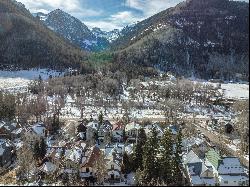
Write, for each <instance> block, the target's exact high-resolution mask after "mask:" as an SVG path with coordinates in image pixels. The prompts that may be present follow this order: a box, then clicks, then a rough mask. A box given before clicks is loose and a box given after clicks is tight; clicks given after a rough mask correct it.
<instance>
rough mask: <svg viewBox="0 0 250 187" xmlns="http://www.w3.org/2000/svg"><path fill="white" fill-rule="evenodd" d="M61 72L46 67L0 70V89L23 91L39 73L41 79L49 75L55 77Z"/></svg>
mask: <svg viewBox="0 0 250 187" xmlns="http://www.w3.org/2000/svg"><path fill="white" fill-rule="evenodd" d="M61 74H62V73H61V72H57V71H52V70H47V69H31V70H20V71H2V70H1V71H0V90H1V89H3V90H8V91H13V92H14V91H25V89H26V88H27V86H28V84H29V83H30V82H31V81H32V80H35V79H38V77H39V75H40V76H41V77H42V79H43V80H46V79H48V78H49V76H52V77H56V76H59V75H61Z"/></svg>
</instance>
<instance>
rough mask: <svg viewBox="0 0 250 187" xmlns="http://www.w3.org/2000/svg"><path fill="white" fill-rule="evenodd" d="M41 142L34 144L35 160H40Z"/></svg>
mask: <svg viewBox="0 0 250 187" xmlns="http://www.w3.org/2000/svg"><path fill="white" fill-rule="evenodd" d="M39 144H40V143H39V141H38V140H37V141H36V142H35V144H34V148H33V156H34V158H35V160H39V158H40V148H39Z"/></svg>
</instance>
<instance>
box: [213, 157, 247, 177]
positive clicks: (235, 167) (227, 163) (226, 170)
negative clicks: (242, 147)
mask: <svg viewBox="0 0 250 187" xmlns="http://www.w3.org/2000/svg"><path fill="white" fill-rule="evenodd" d="M218 172H219V173H220V174H244V167H243V166H242V165H241V163H240V160H239V158H237V157H226V158H223V160H222V161H220V162H219V167H218Z"/></svg>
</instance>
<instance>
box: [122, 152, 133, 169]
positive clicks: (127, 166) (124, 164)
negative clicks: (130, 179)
mask: <svg viewBox="0 0 250 187" xmlns="http://www.w3.org/2000/svg"><path fill="white" fill-rule="evenodd" d="M131 167H132V163H131V161H130V157H129V155H128V154H127V152H125V153H124V154H123V158H122V173H124V174H128V173H130V172H131Z"/></svg>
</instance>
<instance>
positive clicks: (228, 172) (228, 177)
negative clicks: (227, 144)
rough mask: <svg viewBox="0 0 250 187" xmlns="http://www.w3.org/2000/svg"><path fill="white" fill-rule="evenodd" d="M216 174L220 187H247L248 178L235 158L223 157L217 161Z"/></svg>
mask: <svg viewBox="0 0 250 187" xmlns="http://www.w3.org/2000/svg"><path fill="white" fill-rule="evenodd" d="M218 173H219V178H220V185H221V186H242V185H244V186H248V185H249V176H248V175H247V171H246V169H245V168H244V167H243V166H242V165H241V163H240V160H239V158H237V157H224V158H223V159H222V160H220V161H219V164H218Z"/></svg>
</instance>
